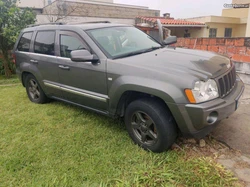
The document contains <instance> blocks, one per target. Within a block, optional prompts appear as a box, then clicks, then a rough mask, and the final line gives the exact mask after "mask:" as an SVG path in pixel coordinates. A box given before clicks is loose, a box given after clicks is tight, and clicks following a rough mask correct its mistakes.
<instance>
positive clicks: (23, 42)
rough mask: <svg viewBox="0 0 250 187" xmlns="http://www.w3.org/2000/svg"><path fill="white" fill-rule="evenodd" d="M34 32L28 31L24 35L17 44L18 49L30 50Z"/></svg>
mask: <svg viewBox="0 0 250 187" xmlns="http://www.w3.org/2000/svg"><path fill="white" fill-rule="evenodd" d="M32 34H33V32H27V33H24V34H23V35H22V37H21V39H20V41H19V43H18V46H17V50H18V51H24V52H29V50H30V42H31V38H32Z"/></svg>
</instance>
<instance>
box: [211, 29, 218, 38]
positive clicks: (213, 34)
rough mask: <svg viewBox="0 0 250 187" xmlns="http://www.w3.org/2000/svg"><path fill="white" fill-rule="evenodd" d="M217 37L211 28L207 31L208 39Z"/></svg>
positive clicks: (215, 31) (214, 30)
mask: <svg viewBox="0 0 250 187" xmlns="http://www.w3.org/2000/svg"><path fill="white" fill-rule="evenodd" d="M216 36H217V29H215V28H211V29H209V38H216Z"/></svg>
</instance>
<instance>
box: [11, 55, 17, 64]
mask: <svg viewBox="0 0 250 187" xmlns="http://www.w3.org/2000/svg"><path fill="white" fill-rule="evenodd" d="M12 62H13V64H16V55H15V54H12Z"/></svg>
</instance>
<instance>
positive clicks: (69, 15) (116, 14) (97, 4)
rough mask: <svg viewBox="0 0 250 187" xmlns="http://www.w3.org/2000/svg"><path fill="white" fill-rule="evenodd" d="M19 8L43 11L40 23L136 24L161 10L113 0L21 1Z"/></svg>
mask: <svg viewBox="0 0 250 187" xmlns="http://www.w3.org/2000/svg"><path fill="white" fill-rule="evenodd" d="M18 6H19V7H21V8H22V7H31V8H33V9H34V10H41V11H40V12H39V13H38V15H37V22H38V23H47V22H67V23H76V22H92V21H111V22H114V23H124V24H135V18H136V17H137V16H159V15H160V10H152V9H149V8H148V7H144V6H133V5H124V4H116V3H113V0H32V1H31V0H21V1H20V3H18Z"/></svg>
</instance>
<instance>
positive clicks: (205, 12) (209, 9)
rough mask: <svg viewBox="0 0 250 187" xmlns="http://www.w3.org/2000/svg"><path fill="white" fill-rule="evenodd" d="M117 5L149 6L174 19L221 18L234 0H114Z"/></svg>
mask: <svg viewBox="0 0 250 187" xmlns="http://www.w3.org/2000/svg"><path fill="white" fill-rule="evenodd" d="M114 2H115V3H121V4H130V5H140V6H147V7H149V8H151V9H157V10H161V15H162V14H163V13H166V12H167V13H170V14H171V17H174V18H191V17H198V16H209V15H215V16H220V15H221V12H222V9H223V8H224V6H223V5H224V4H225V3H227V4H231V3H232V0H114Z"/></svg>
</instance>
